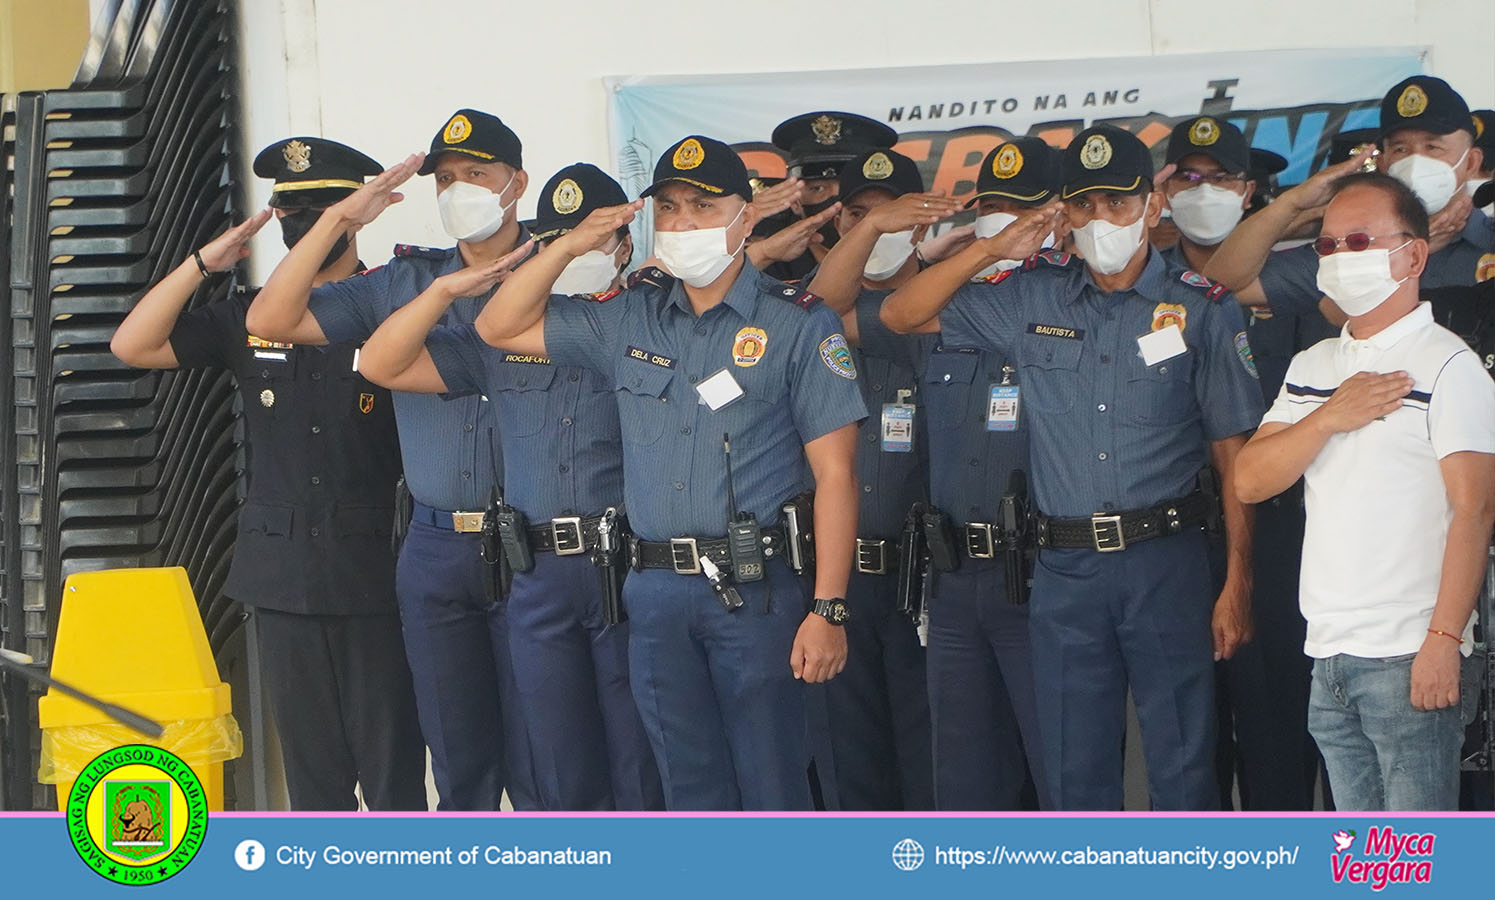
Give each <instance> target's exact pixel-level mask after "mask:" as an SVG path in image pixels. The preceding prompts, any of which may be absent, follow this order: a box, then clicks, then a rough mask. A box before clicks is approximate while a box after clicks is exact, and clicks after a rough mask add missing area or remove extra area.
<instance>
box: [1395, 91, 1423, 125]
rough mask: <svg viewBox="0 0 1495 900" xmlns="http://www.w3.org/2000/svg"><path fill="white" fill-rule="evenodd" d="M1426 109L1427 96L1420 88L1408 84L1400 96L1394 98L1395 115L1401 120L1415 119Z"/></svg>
mask: <svg viewBox="0 0 1495 900" xmlns="http://www.w3.org/2000/svg"><path fill="white" fill-rule="evenodd" d="M1427 108H1428V95H1427V94H1426V93H1425V92H1424V91H1423V89H1422V88H1420V87H1418V86H1417V85H1415V84H1409V85H1407V87H1406V90H1404V91H1402V95H1401V96H1400V97H1397V98H1396V114H1397V115H1399V116H1401V117H1402V118H1403V119H1415V118H1417V117H1418V116H1420V115H1422V114H1423V112H1424V111H1426V110H1427Z"/></svg>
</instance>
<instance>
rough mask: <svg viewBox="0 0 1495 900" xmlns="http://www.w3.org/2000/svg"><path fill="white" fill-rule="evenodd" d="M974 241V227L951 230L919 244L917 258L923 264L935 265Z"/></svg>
mask: <svg viewBox="0 0 1495 900" xmlns="http://www.w3.org/2000/svg"><path fill="white" fill-rule="evenodd" d="M975 241H976V226H975V225H962V226H960V227H959V228H951V229H950V230H949V231H946V232H945V233H944V234H942V235H940V236H939V237H932V238H930V239H929V240H927V241H923V242H921V243H920V244H919V256H920V258H922V259H923V260H924V261H925V262H928V263H935V262H939V261H941V260H944V259H949V258H950V257H952V256H954V255H955V254H957V253H959V252H960V251H962V250H964V249H965V248H967V247H969V246H971V244H973V243H975Z"/></svg>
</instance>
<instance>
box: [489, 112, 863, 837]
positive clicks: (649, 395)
mask: <svg viewBox="0 0 1495 900" xmlns="http://www.w3.org/2000/svg"><path fill="white" fill-rule="evenodd" d="M750 190H751V189H750V188H749V186H748V178H747V169H746V167H745V166H744V165H743V163H742V160H741V159H740V158H739V157H738V156H737V154H736V153H734V152H733V151H732V150H731V148H729V147H728V146H726V145H725V144H723V143H721V142H720V141H715V140H712V139H710V138H707V137H702V136H699V135H692V136H690V137H688V138H685V139H684V140H682V141H680V142H679V143H677V144H676V145H674V146H673V147H671V148H670V149H669V150H667V151H665V153H664V155H663V156H662V157H661V158H660V160H659V162H658V164H657V165H656V166H655V170H654V183H653V184H652V185H651V186H650V187H649V188H648V189H647V190H646V191H645V192H644V193H645V195H646V196H650V197H652V198H653V203H654V221H655V227H656V229H657V230H656V232H655V235H654V252H655V253H656V254H657V256H658V258H659V260H660V262H661V266H662V268H646V269H643V270H641V271H639V272H637V273H635V274H634V276H633V278H632V280H631V282H630V287H629V289H628V290H626V291H624V292H623V293H622V294H621V295H619V296H618V297H615V298H613V299H611V300H608V301H607V302H605V303H598V302H595V301H593V300H586V299H574V298H573V299H552V298H550V289H551V285H552V284H553V283H554V281H555V279H556V277H557V276H558V275H559V274H560V273H561V271H562V270H563V269H564V268H565V267H566V266H567V265H568V264H569V262H570V261H571V260H572V259H574V258H576V257H579V256H581V255H582V254H584V253H586V252H588V251H590V250H592V249H595V248H598V247H602V246H605V245H606V243H607V242H608V241H610V240H612V237H613V235H614V234H615V232H616V229H617V228H618V227H619V226H621V225H625V224H627V223H628V222H629V221H631V220H632V218H633V215H634V213H635V211H636V210H637V209H638V208H639V206H640V205H641V203H635V204H630V205H627V206H622V207H613V208H611V209H604V210H598V211H597V212H594V213H593V214H592V215H591V216H589V217H588V218H587V219H586V221H584V222H583V223H582V224H581V225H579V226H577V227H576V228H574V229H572V230H571V231H570V232H568V233H567V234H565V235H562V236H561V237H559V238H557V239H555V240H554V241H552V242H551V244H550V246H549V247H547V248H546V249H545V250H544V251H543V252H542V253H540V254H539V255H538V256H537V257H535V259H534V260H533V261H531V262H530V263H528V264H527V265H526V266H524V267H523V268H521V269H519V270H517V271H516V272H514V273H513V274H512V275H511V276H510V277H509V278H508V279H506V280H505V281H504V283H503V285H502V286H500V288H499V290H498V292H497V294H495V295H494V298H493V300H492V301H491V302H490V303H489V304H488V305H487V306H486V307H484V310H483V313H482V315H481V316H480V317H479V319H478V323H477V325H478V333H479V334H480V335H482V337H483V339H484V340H485V341H487V342H488V343H489V344H492V345H494V346H498V347H502V348H503V349H505V350H507V351H509V352H511V353H522V354H531V355H540V356H545V357H548V358H549V359H550V360H551V361H552V362H553V363H555V364H557V365H575V366H580V367H583V368H588V369H592V370H594V371H596V372H599V373H602V374H603V375H605V376H607V377H609V378H611V379H612V380H613V382H614V384H615V385H616V386H617V398H618V404H619V414H620V420H621V424H622V432H623V471H624V494H625V497H626V499H627V505H628V516H629V520H630V524H631V525H632V527H633V530H634V532H635V534H636V539H635V541H634V542H633V547H632V556H633V561H634V566H635V569H637V570H638V571H635V572H634V573H633V574H631V575H630V576H629V578H628V581H627V583H626V585H625V587H624V595H623V596H624V600H625V605H626V607H627V611H628V616H629V628H630V647H629V658H630V664H631V668H632V676H633V678H632V681H633V691H634V696H635V698H636V699H637V701H638V706H639V712H640V713H641V714H642V715H643V718H644V726H645V728H646V729H647V730H648V732H649V738H650V741H651V743H652V744H653V747H654V754H655V759H656V761H657V762H658V763H659V770H660V776H661V777H662V779H663V782H664V788H665V801H666V803H667V805H668V806H669V808H670V809H805V808H808V807H809V805H810V793H809V785H808V780H807V778H806V772H805V769H806V765H807V763H808V760H809V751H808V749H807V747H806V740H805V730H806V715H805V700H804V694H803V687H802V684H801V683H800V682H799V681H797V680H796V679H800V680H802V681H803V682H810V683H815V682H821V681H824V680H826V679H828V678H831V677H833V676H834V675H835V674H836V673H837V672H839V671H840V670H841V668H842V667H843V666H844V664H845V661H846V637H845V634H844V633H843V631H842V628H841V624H840V623H842V622H844V621H845V619H846V617H847V615H848V613H847V608H846V603H845V600H844V597H845V593H846V583H847V576H848V573H849V571H850V568H851V559H852V547H853V543H854V541H855V538H856V531H855V528H856V508H857V497H856V476H855V468H854V457H855V446H856V423H857V422H858V421H859V420H860V419H861V418H862V417H863V416H864V415H865V414H866V413H865V408H864V407H863V404H862V401H861V398H860V396H859V395H858V393H857V387H856V383H855V380H856V369H855V366H854V364H853V362H852V358H851V352H850V349H849V348H848V347H847V345H846V340H845V338H844V337H843V336H842V335H841V333H840V330H839V329H840V323H839V321H838V320H837V317H836V315H835V313H833V312H831V311H830V310H829V309H825V308H824V307H821V306H818V305H816V303H815V301H814V299H813V297H811V296H809V295H806V294H804V293H803V292H801V291H799V290H797V289H795V288H791V287H786V286H785V285H783V284H781V283H779V282H776V281H773V280H772V279H769V278H767V277H766V276H764V275H762V274H760V273H759V272H758V271H757V270H756V269H755V268H753V267H752V266H750V265H746V264H745V263H744V259H743V255H742V246H743V243H744V241H745V239H746V237H747V235H748V232H749V231H750V230H751V229H752V227H753V225H754V223H755V222H756V221H757V210H756V209H755V208H754V207H753V206H752V203H751V193H750ZM547 300H548V303H547ZM795 443H797V444H800V445H802V446H803V452H800V451H799V449H798V448H797V447H795V446H794V444H795ZM811 486H813V487H814V488H815V491H816V495H815V500H814V513H813V522H814V546H815V553H816V560H817V562H816V566H815V578H814V591H813V594H812V593H811V591H810V590H809V589H808V588H809V585H808V584H807V583H806V581H803V580H801V579H800V578H799V577H798V576H797V575H796V574H795V573H794V572H793V571H792V570H791V568H790V565H791V563H803V562H805V560H804V558H803V553H804V550H805V544H804V543H803V542H796V541H795V536H794V534H792V533H791V532H795V531H806V530H808V528H809V527H810V519H811V516H810V514H809V511H808V505H807V504H806V503H805V502H804V501H803V499H801V500H800V501H799V502H797V503H791V501H794V500H795V498H796V497H797V496H798V495H800V494H802V493H803V492H804V491H805V490H806V489H807V488H810V487H811ZM786 506H788V507H789V509H788V510H787V511H786V509H785V507H786Z"/></svg>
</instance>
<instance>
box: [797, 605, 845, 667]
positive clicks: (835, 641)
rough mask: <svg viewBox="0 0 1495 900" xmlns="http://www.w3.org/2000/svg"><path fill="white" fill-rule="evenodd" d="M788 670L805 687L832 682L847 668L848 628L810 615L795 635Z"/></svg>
mask: <svg viewBox="0 0 1495 900" xmlns="http://www.w3.org/2000/svg"><path fill="white" fill-rule="evenodd" d="M789 668H790V670H792V671H793V672H794V677H795V678H798V679H800V680H802V681H804V682H805V684H819V683H820V682H822V681H830V680H831V679H832V678H834V677H836V676H837V675H839V674H841V670H842V669H844V668H846V628H845V626H842V625H832V624H831V623H830V622H827V621H826V620H825V617H824V616H819V615H816V614H815V613H810V614H809V615H807V616H805V621H804V622H803V623H801V625H800V626H799V631H798V633H796V634H795V635H794V647H793V649H791V650H790V651H789Z"/></svg>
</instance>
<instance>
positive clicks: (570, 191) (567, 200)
mask: <svg viewBox="0 0 1495 900" xmlns="http://www.w3.org/2000/svg"><path fill="white" fill-rule="evenodd" d="M581 198H582V194H581V185H579V184H577V183H576V182H575V181H573V180H572V179H570V178H567V179H566V180H565V181H562V182H561V183H560V184H558V185H556V187H555V191H554V193H552V194H551V195H550V202H551V203H553V204H555V211H556V212H558V213H560V214H561V215H566V214H567V213H574V212H576V211H577V210H578V209H581Z"/></svg>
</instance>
